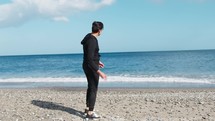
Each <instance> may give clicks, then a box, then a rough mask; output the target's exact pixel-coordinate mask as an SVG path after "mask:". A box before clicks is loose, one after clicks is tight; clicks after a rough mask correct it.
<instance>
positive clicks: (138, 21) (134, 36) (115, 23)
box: [0, 0, 215, 55]
mask: <svg viewBox="0 0 215 121" xmlns="http://www.w3.org/2000/svg"><path fill="white" fill-rule="evenodd" d="M214 5H215V0H1V1H0V55H35V54H70V53H82V45H81V44H80V42H81V40H82V39H83V37H84V36H85V35H86V34H87V33H90V32H91V25H92V22H93V21H102V22H103V23H104V31H103V33H102V35H101V36H100V37H98V41H99V45H100V52H101V53H102V52H133V51H168V50H200V49H215V7H214Z"/></svg>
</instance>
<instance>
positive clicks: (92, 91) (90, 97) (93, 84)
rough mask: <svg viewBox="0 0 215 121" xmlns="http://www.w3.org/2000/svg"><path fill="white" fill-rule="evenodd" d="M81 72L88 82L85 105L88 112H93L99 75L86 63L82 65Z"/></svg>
mask: <svg viewBox="0 0 215 121" xmlns="http://www.w3.org/2000/svg"><path fill="white" fill-rule="evenodd" d="M83 70H84V73H85V75H86V77H87V82H88V88H87V95H86V104H87V107H89V111H93V110H94V106H95V102H96V95H97V90H98V84H99V74H98V73H97V72H95V71H93V70H92V69H91V68H90V67H89V66H88V64H86V63H83Z"/></svg>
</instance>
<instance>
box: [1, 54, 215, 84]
mask: <svg viewBox="0 0 215 121" xmlns="http://www.w3.org/2000/svg"><path fill="white" fill-rule="evenodd" d="M82 61H83V54H59V55H26V56H0V88H32V87H33V88H34V87H86V85H87V83H86V78H85V75H84V72H83V70H82ZM101 61H102V62H103V63H104V64H105V68H103V69H101V70H102V71H103V72H105V73H106V74H107V76H108V79H107V80H103V79H100V84H99V86H100V87H111V88H112V87H113V88H114V87H122V88H204V87H206V88H214V87H215V50H192V51H157V52H120V53H101Z"/></svg>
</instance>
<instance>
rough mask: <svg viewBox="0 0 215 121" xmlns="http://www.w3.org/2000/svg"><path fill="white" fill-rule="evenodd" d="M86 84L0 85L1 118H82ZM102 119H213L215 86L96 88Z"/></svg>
mask: <svg viewBox="0 0 215 121" xmlns="http://www.w3.org/2000/svg"><path fill="white" fill-rule="evenodd" d="M85 95H86V88H68V87H63V88H62V87H53V88H29V89H0V96H1V104H0V106H1V108H0V121H9V120H14V121H15V120H16V121H29V120H31V121H40V120H41V121H64V120H65V121H83V111H84V108H85ZM95 110H96V112H98V114H99V115H101V117H102V119H101V121H131V120H135V121H148V120H160V121H170V120H171V121H172V120H173V121H180V120H184V121H188V120H210V121H214V119H215V88H198V89H197V88H192V89H172V88H169V89H134V88H129V89H126V88H99V90H98V96H97V102H96V106H95Z"/></svg>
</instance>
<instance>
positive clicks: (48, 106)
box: [31, 100, 85, 119]
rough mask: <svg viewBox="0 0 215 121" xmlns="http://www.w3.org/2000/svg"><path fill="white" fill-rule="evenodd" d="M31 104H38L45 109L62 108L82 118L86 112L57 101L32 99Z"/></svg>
mask: <svg viewBox="0 0 215 121" xmlns="http://www.w3.org/2000/svg"><path fill="white" fill-rule="evenodd" d="M31 104H33V105H36V106H38V107H41V108H44V109H50V110H60V111H64V112H68V113H70V114H72V115H75V116H79V117H81V118H83V119H84V118H85V117H84V113H83V112H81V111H78V110H75V109H73V108H69V107H65V106H62V105H60V104H57V103H53V102H48V101H41V100H32V101H31Z"/></svg>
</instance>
